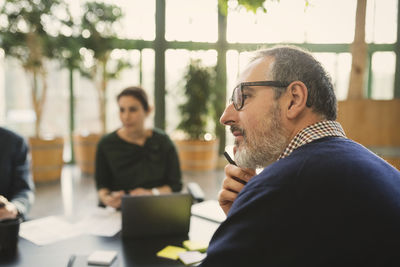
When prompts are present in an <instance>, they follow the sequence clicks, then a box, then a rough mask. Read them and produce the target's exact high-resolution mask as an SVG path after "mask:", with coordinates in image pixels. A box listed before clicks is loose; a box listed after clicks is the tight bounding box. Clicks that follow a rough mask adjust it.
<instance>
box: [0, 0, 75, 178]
mask: <svg viewBox="0 0 400 267" xmlns="http://www.w3.org/2000/svg"><path fill="white" fill-rule="evenodd" d="M66 10H67V8H66V6H65V3H64V2H63V1H62V0H54V1H46V0H38V1H30V0H20V1H13V0H5V1H4V2H3V5H2V6H1V9H0V17H1V18H2V20H3V21H2V22H3V23H2V24H1V25H0V38H1V47H2V48H3V49H4V51H5V54H6V56H10V57H13V58H16V59H17V60H18V61H19V62H20V64H21V66H22V68H23V69H24V70H25V72H26V74H27V76H28V77H29V79H30V81H31V92H32V106H33V109H34V112H35V115H36V120H35V131H34V132H35V135H34V136H33V137H31V138H29V143H30V146H31V155H32V172H33V177H34V181H35V182H40V181H49V180H56V179H59V178H60V176H61V168H62V166H63V158H62V154H63V144H64V140H63V138H62V137H58V138H52V139H47V138H46V139H45V138H43V136H44V135H43V134H42V132H41V129H40V126H41V122H42V114H43V110H44V107H45V102H46V94H47V67H46V64H47V63H48V61H49V59H52V58H54V55H55V51H56V50H57V45H56V40H57V37H58V34H59V32H58V30H59V29H61V28H62V25H65V24H66V23H68V21H67V20H68V14H66ZM55 14H58V15H60V14H62V15H64V18H63V19H61V18H60V17H58V16H56V15H55ZM54 25H57V26H58V27H52V26H54Z"/></svg>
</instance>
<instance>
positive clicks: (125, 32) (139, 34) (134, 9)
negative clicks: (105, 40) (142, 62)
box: [68, 0, 156, 40]
mask: <svg viewBox="0 0 400 267" xmlns="http://www.w3.org/2000/svg"><path fill="white" fill-rule="evenodd" d="M68 2H69V3H70V4H71V5H72V6H71V9H72V11H71V12H72V13H73V14H74V15H75V16H79V12H81V11H79V10H81V7H80V6H79V4H78V2H79V0H68ZM84 2H85V1H81V5H83V3H84ZM103 2H105V3H107V4H114V5H117V6H119V7H120V8H121V9H122V12H123V14H124V16H123V18H122V20H121V25H120V27H118V30H117V32H118V37H120V38H127V39H143V40H154V38H155V36H156V34H155V32H156V27H155V1H154V0H153V1H142V0H129V1H126V0H103Z"/></svg>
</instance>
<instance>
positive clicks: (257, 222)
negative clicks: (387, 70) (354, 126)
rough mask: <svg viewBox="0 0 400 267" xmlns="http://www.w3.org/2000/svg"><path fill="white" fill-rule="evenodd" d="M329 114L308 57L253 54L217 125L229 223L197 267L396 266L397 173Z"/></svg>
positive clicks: (295, 51) (289, 50)
mask: <svg viewBox="0 0 400 267" xmlns="http://www.w3.org/2000/svg"><path fill="white" fill-rule="evenodd" d="M336 113H337V101H336V97H335V94H334V90H333V85H332V82H331V79H330V77H329V76H328V74H327V72H326V71H325V70H324V68H323V67H322V66H321V64H320V63H319V62H318V61H317V60H316V59H315V58H314V57H313V56H312V55H311V54H310V53H309V52H307V51H304V50H301V49H300V48H297V47H291V46H281V47H275V48H271V49H267V50H262V51H259V52H258V53H257V54H256V56H255V58H254V59H253V60H252V61H251V62H250V64H249V65H248V67H247V69H246V70H245V71H244V72H243V73H242V74H241V76H240V77H239V81H238V85H237V86H236V87H235V89H234V90H233V94H232V98H231V103H230V104H229V105H228V106H227V107H226V109H225V111H224V113H223V114H222V116H221V119H220V122H221V123H222V124H224V125H226V126H229V127H230V130H231V132H232V134H233V135H234V137H235V147H234V154H235V161H236V164H237V166H235V165H234V164H228V165H227V166H226V167H225V174H226V177H225V179H224V181H223V185H222V190H221V191H220V193H219V203H220V206H221V207H222V209H223V210H224V212H225V213H226V214H227V219H226V220H225V221H224V222H223V223H222V224H221V225H220V227H219V228H218V229H217V231H216V232H215V234H214V236H213V238H212V240H211V242H210V244H209V248H208V251H207V257H206V259H205V260H204V261H203V263H202V266H219V267H221V266H274V267H276V266H400V257H399V251H400V227H399V226H400V172H399V171H398V170H397V169H395V168H394V167H393V166H391V165H390V164H388V163H387V162H385V161H384V160H383V159H381V158H379V157H378V156H376V155H375V154H374V153H372V152H371V151H369V150H368V149H366V148H365V147H363V146H362V145H360V144H358V143H356V142H354V141H352V140H350V139H348V138H347V137H346V135H345V132H344V131H343V129H342V127H341V125H340V124H339V123H338V122H336V121H335V120H336ZM365 134H368V133H365ZM256 168H263V170H262V171H261V172H260V173H259V174H257V175H256V172H255V169H256Z"/></svg>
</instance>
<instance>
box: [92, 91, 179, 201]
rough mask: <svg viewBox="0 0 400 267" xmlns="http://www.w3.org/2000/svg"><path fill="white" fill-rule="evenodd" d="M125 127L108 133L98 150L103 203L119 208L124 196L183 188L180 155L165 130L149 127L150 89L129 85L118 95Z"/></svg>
mask: <svg viewBox="0 0 400 267" xmlns="http://www.w3.org/2000/svg"><path fill="white" fill-rule="evenodd" d="M117 102H118V106H119V116H120V120H121V122H122V127H121V128H119V129H117V130H115V131H114V132H112V133H110V134H107V135H105V136H104V137H103V138H102V139H101V140H100V142H99V144H98V146H97V152H96V171H95V179H96V187H97V190H98V196H99V199H100V201H101V203H102V204H104V205H105V206H111V207H113V208H119V207H120V206H121V197H122V196H123V195H124V194H129V195H159V194H167V193H171V192H178V191H180V190H181V189H182V182H181V171H180V166H179V160H178V155H177V153H176V149H175V146H174V144H173V143H172V141H171V139H170V138H169V137H168V135H167V134H166V133H164V132H163V131H162V130H160V129H157V128H154V129H146V128H145V120H146V118H147V117H148V115H149V114H150V112H151V108H150V106H149V103H148V100H147V95H146V92H145V91H144V90H143V89H142V88H140V87H128V88H126V89H124V90H123V91H122V92H121V93H120V94H119V95H118V96H117Z"/></svg>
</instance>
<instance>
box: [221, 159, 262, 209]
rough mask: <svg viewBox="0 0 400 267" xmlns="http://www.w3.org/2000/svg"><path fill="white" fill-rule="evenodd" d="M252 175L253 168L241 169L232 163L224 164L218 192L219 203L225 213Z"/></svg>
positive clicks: (253, 173) (253, 172) (254, 172)
mask: <svg viewBox="0 0 400 267" xmlns="http://www.w3.org/2000/svg"><path fill="white" fill-rule="evenodd" d="M254 175H256V171H255V170H253V169H241V168H240V167H237V166H235V165H232V164H228V165H226V166H225V178H224V181H223V183H222V189H221V191H220V192H219V194H218V201H219V205H220V206H221V208H222V210H223V211H224V212H225V214H228V212H229V210H230V209H231V207H232V204H233V202H234V201H235V199H236V197H237V195H238V194H239V192H240V191H241V190H242V189H243V187H244V186H245V184H246V183H247V182H248V181H250V179H251V178H252V177H253V176H254Z"/></svg>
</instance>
